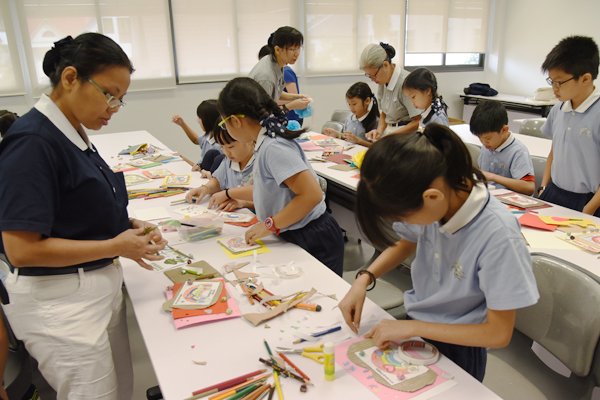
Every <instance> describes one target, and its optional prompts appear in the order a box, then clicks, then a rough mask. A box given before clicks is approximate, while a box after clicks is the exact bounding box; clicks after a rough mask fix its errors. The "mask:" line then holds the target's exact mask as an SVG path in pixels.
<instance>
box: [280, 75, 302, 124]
mask: <svg viewBox="0 0 600 400" xmlns="http://www.w3.org/2000/svg"><path fill="white" fill-rule="evenodd" d="M283 80H284V82H285V84H286V85H287V84H288V83H295V84H296V89H297V90H298V93H300V85H298V77H297V76H296V73H295V72H294V70H293V69H292V68H290V67H289V66H287V65H286V66H285V67H283ZM283 91H284V92H287V90H286V89H285V87H284V89H283ZM287 119H288V120H290V121H299V120H300V117H299V116H298V114H296V112H295V111H294V110H291V111H290V112H288V113H287Z"/></svg>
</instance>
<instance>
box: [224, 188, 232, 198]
mask: <svg viewBox="0 0 600 400" xmlns="http://www.w3.org/2000/svg"><path fill="white" fill-rule="evenodd" d="M225 196H227V198H228V199H229V200H232V199H231V197H229V189H225Z"/></svg>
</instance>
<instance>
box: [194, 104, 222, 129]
mask: <svg viewBox="0 0 600 400" xmlns="http://www.w3.org/2000/svg"><path fill="white" fill-rule="evenodd" d="M196 115H197V116H198V118H200V120H201V121H202V126H204V134H205V135H208V134H210V136H209V137H213V132H214V131H215V130H214V128H213V127H214V126H215V124H216V123H217V122H219V121H220V120H221V114H219V110H218V109H217V100H215V99H209V100H204V101H203V102H202V103H200V104H199V105H198V108H196Z"/></svg>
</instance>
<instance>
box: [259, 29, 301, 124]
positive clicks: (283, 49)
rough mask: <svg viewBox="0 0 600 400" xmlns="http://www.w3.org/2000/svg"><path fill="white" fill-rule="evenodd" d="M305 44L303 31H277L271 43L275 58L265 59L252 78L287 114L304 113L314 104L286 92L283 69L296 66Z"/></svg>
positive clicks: (272, 36)
mask: <svg viewBox="0 0 600 400" xmlns="http://www.w3.org/2000/svg"><path fill="white" fill-rule="evenodd" d="M303 43H304V37H303V36H302V33H301V32H300V31H299V30H297V29H295V28H292V27H291V26H283V27H281V28H279V29H277V30H276V31H275V32H273V33H272V34H271V36H269V40H268V41H267V46H269V47H270V49H271V55H270V56H266V57H263V58H261V59H260V61H259V62H258V63H257V64H256V65H255V66H254V68H252V70H250V73H249V74H248V76H249V77H250V78H252V79H254V80H255V81H256V82H258V83H259V84H260V86H262V87H263V89H265V92H267V94H268V95H269V96H270V97H271V98H272V99H273V100H275V102H276V103H278V104H282V106H281V108H282V109H283V111H285V112H286V113H287V112H289V111H290V110H296V109H297V110H304V109H305V108H306V107H308V103H309V102H310V98H309V97H308V96H306V95H304V94H292V93H286V92H284V91H283V88H284V87H285V80H284V78H283V67H285V66H286V65H287V64H294V63H295V62H296V60H298V57H299V56H300V50H301V49H302V44H303Z"/></svg>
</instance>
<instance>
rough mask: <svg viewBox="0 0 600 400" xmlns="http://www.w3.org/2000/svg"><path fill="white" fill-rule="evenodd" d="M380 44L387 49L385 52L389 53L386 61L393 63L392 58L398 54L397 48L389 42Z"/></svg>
mask: <svg viewBox="0 0 600 400" xmlns="http://www.w3.org/2000/svg"><path fill="white" fill-rule="evenodd" d="M379 45H380V46H381V47H383V50H385V54H387V59H386V60H385V61H387V62H389V63H390V64H391V63H392V58H394V57H395V56H396V49H394V48H393V47H392V46H391V45H389V44H388V43H383V42H379Z"/></svg>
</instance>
